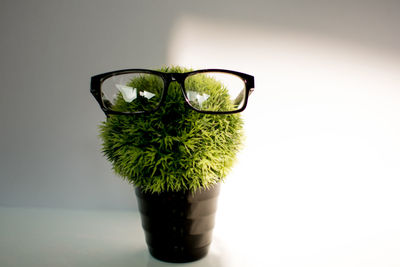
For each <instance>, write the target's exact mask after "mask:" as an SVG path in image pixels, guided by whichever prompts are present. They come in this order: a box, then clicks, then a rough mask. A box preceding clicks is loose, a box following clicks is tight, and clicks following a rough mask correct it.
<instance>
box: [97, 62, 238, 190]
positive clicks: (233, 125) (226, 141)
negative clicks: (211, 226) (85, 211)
mask: <svg viewBox="0 0 400 267" xmlns="http://www.w3.org/2000/svg"><path fill="white" fill-rule="evenodd" d="M160 71H163V72H185V71H189V70H187V69H184V68H181V67H170V68H162V69H160ZM189 82H190V83H191V85H190V86H192V87H196V88H197V91H198V92H205V93H208V94H209V95H213V96H215V95H219V97H218V98H215V99H212V98H211V97H210V99H207V101H208V103H206V105H221V106H224V105H232V103H231V102H232V101H231V100H230V99H229V97H228V96H226V93H225V92H224V88H223V86H222V85H221V84H220V83H219V82H217V81H216V80H214V79H212V78H204V77H203V78H198V79H197V80H190V81H189ZM143 83H147V88H149V86H150V87H151V88H153V89H152V90H153V92H154V93H155V92H156V91H157V90H160V88H161V87H160V85H159V81H157V80H152V78H151V77H149V76H147V78H146V76H145V77H137V78H135V79H134V80H132V81H130V83H129V86H132V87H138V86H139V85H140V84H143ZM153 99H155V101H157V99H156V97H154V98H153ZM146 101H147V100H146ZM141 104H144V105H146V106H151V105H152V103H139V102H135V101H133V102H130V103H128V102H126V101H124V100H123V98H122V96H119V97H118V98H117V100H116V103H115V106H114V108H115V109H117V110H124V111H126V110H136V109H137V107H135V105H141ZM193 105H195V103H193ZM100 132H101V134H100V136H101V138H102V140H103V153H104V155H105V156H106V157H107V159H108V160H110V161H111V163H112V165H113V169H114V171H115V172H116V173H117V174H118V175H120V176H121V177H123V178H125V179H127V180H128V181H129V182H130V183H132V184H134V185H135V186H138V187H141V188H142V189H143V190H145V191H150V192H154V193H155V192H163V191H186V190H191V191H195V190H197V189H199V188H202V187H206V188H207V187H209V186H212V185H214V184H216V183H218V182H219V181H221V180H223V179H224V178H225V177H226V175H227V174H228V172H229V170H230V169H231V167H232V165H233V163H234V161H235V158H236V153H237V152H238V150H239V149H240V147H241V145H242V137H243V122H242V119H241V117H240V114H226V115H225V114H224V115H220V114H218V115H215V114H203V113H199V112H196V111H195V110H193V109H191V108H190V107H188V106H187V104H186V102H185V99H184V97H183V95H182V91H181V88H180V85H179V84H178V83H176V82H172V83H171V84H170V87H169V89H168V95H167V98H166V101H165V102H164V103H163V104H162V105H161V107H160V108H159V109H158V110H157V111H155V112H153V113H150V114H137V115H133V116H132V115H128V116H126V115H110V117H109V118H108V119H107V120H106V121H104V122H103V123H102V124H101V126H100Z"/></svg>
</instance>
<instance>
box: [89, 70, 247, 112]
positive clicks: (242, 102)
mask: <svg viewBox="0 0 400 267" xmlns="http://www.w3.org/2000/svg"><path fill="white" fill-rule="evenodd" d="M171 82H177V83H178V84H179V85H180V88H181V91H182V94H183V97H184V99H185V101H186V103H187V104H188V106H189V107H191V108H192V109H194V110H196V111H198V112H202V113H208V114H230V113H237V112H241V111H243V110H244V109H245V108H246V105H247V99H248V97H249V95H250V94H251V92H253V90H254V77H253V76H251V75H248V74H245V73H240V72H236V71H231V70H223V69H204V70H197V71H191V72H185V73H166V72H159V71H154V70H146V69H125V70H118V71H113V72H107V73H103V74H99V75H96V76H93V77H92V79H91V89H90V92H91V93H92V94H93V96H94V97H95V98H96V100H97V102H98V103H99V105H100V107H101V109H102V110H103V111H104V113H105V114H106V115H107V116H108V115H109V114H122V115H130V114H139V113H150V112H154V111H156V110H157V109H158V108H159V107H160V106H161V104H162V103H163V101H164V100H165V98H166V97H167V93H168V88H169V85H170V84H171Z"/></svg>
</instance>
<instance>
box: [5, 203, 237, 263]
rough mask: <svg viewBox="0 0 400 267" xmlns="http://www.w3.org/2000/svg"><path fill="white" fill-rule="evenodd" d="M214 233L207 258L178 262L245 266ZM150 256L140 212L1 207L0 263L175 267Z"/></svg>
mask: <svg viewBox="0 0 400 267" xmlns="http://www.w3.org/2000/svg"><path fill="white" fill-rule="evenodd" d="M229 258H230V255H229V249H228V248H227V247H226V244H223V242H222V240H221V238H218V237H217V236H216V238H215V240H214V242H213V245H212V247H211V249H210V252H209V254H208V255H207V257H205V258H203V259H201V260H199V261H197V262H193V263H187V264H178V265H179V266H193V267H196V266H198V267H200V266H208V267H218V266H230V267H232V266H241V265H237V264H234V263H233V262H230V261H229V263H228V262H227V260H228V259H229ZM175 265H176V264H171V263H164V262H161V261H158V260H156V259H154V258H152V257H151V256H150V254H149V253H148V251H147V247H146V244H145V241H144V233H143V230H142V226H141V223H140V217H139V214H138V213H137V212H127V211H93V210H80V211H79V210H65V209H33V208H32V209H28V208H5V207H0V266H1V267H25V266H26V267H28V266H29V267H36V266H38V267H39V266H40V267H44V266H52V267H58V266H82V267H84V266H96V267H101V266H107V267H109V266H113V267H120V266H129V267H132V266H134V267H142V266H146V267H157V266H175Z"/></svg>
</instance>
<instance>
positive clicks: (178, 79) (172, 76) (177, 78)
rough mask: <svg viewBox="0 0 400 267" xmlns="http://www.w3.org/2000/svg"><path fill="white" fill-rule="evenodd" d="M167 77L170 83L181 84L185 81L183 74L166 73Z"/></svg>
mask: <svg viewBox="0 0 400 267" xmlns="http://www.w3.org/2000/svg"><path fill="white" fill-rule="evenodd" d="M168 74H169V75H168V76H169V80H170V81H171V82H177V83H179V84H182V83H183V81H184V80H185V73H168Z"/></svg>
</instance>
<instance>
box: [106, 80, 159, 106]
mask: <svg viewBox="0 0 400 267" xmlns="http://www.w3.org/2000/svg"><path fill="white" fill-rule="evenodd" d="M163 89H164V81H163V79H162V78H161V77H159V76H157V75H154V74H148V73H124V74H119V75H114V76H111V77H109V78H107V79H106V80H104V81H103V83H102V85H101V92H102V100H103V103H104V105H105V106H106V107H107V108H108V109H109V110H112V111H119V112H143V111H152V110H155V109H156V108H157V107H158V105H159V104H160V101H161V98H162V93H163Z"/></svg>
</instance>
